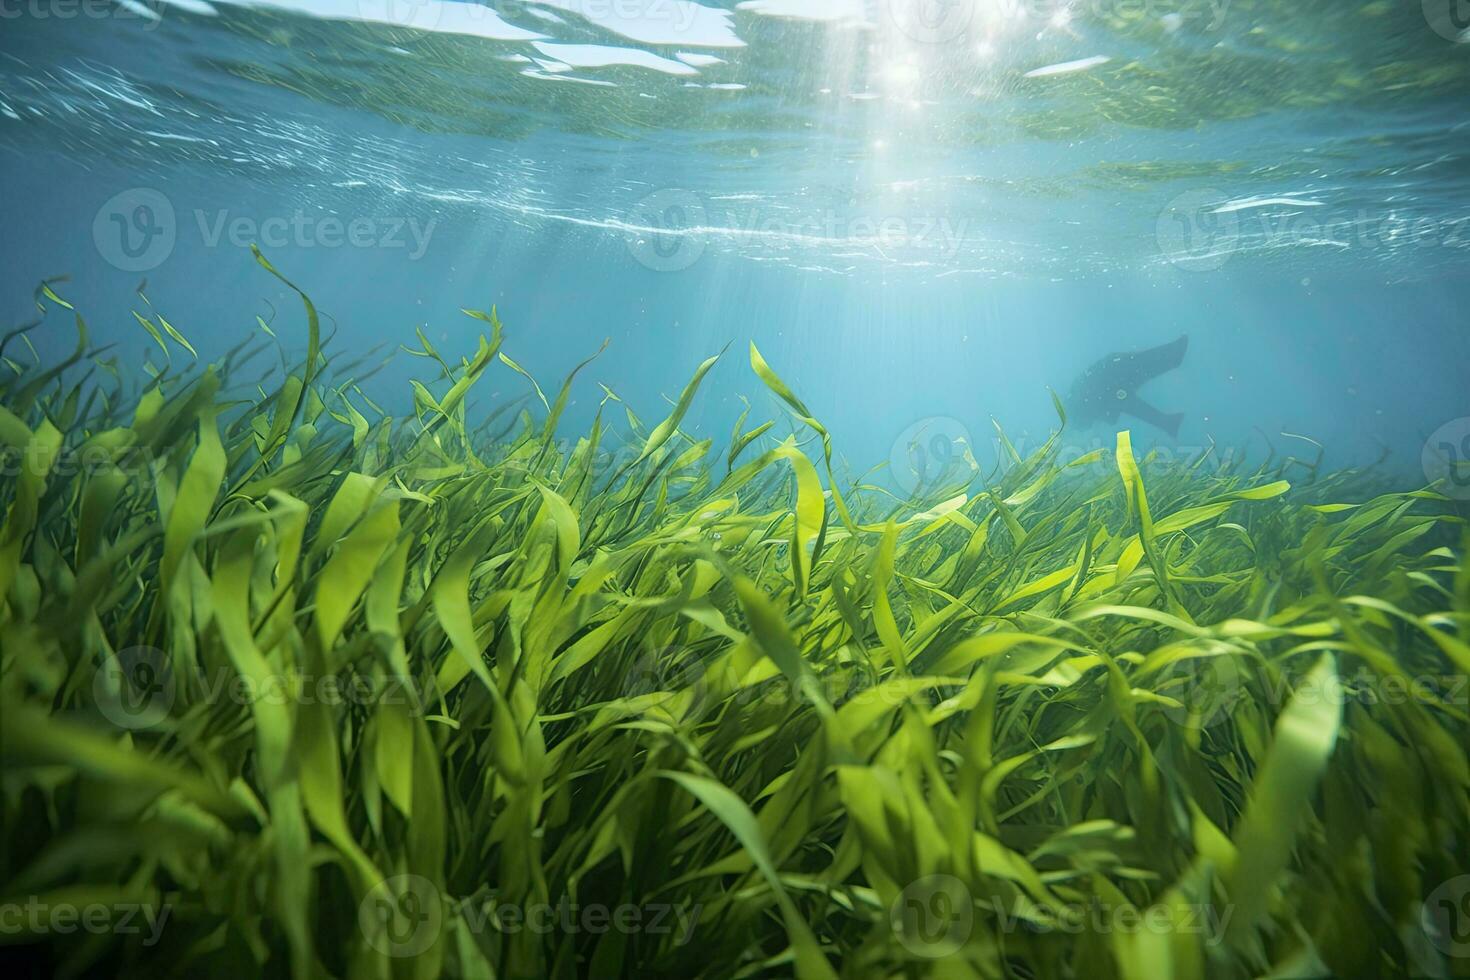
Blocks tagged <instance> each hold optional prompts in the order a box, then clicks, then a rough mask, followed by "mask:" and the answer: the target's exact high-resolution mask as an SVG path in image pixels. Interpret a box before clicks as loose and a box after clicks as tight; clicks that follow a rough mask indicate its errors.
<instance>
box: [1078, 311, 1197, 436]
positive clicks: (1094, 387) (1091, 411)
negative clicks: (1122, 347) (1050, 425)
mask: <svg viewBox="0 0 1470 980" xmlns="http://www.w3.org/2000/svg"><path fill="white" fill-rule="evenodd" d="M1188 349H1189V336H1188V335H1187V334H1186V335H1184V336H1181V337H1180V338H1179V339H1178V340H1174V341H1171V342H1169V343H1167V344H1163V345H1161V346H1159V347H1150V348H1149V349H1148V350H1141V351H1134V352H1132V353H1116V354H1109V355H1107V356H1106V357H1104V358H1102V359H1101V360H1099V361H1098V362H1097V363H1095V364H1093V365H1092V367H1090V368H1088V369H1087V370H1086V371H1084V372H1083V373H1082V376H1081V377H1080V378H1078V379H1077V380H1076V381H1075V382H1074V383H1073V385H1072V394H1071V397H1070V398H1069V399H1068V401H1067V409H1068V411H1070V412H1072V413H1073V417H1074V418H1075V419H1076V421H1077V423H1078V424H1079V425H1083V426H1086V425H1088V424H1091V423H1095V422H1108V423H1110V424H1111V423H1113V422H1116V421H1118V416H1119V415H1131V416H1133V417H1134V418H1136V419H1140V420H1141V421H1144V422H1147V423H1148V424H1149V425H1152V426H1154V427H1155V428H1158V429H1162V430H1163V431H1165V432H1167V433H1169V435H1170V436H1173V437H1177V436H1178V435H1179V423H1180V422H1182V421H1184V413H1183V412H1175V413H1172V414H1169V413H1165V412H1161V411H1159V410H1158V409H1157V408H1154V407H1153V406H1152V405H1150V404H1149V403H1148V402H1146V401H1144V400H1143V399H1142V398H1140V397H1139V395H1138V388H1139V386H1141V385H1142V384H1143V383H1144V382H1146V381H1149V380H1151V379H1153V378H1157V377H1158V376H1159V375H1161V374H1164V373H1165V372H1168V371H1172V370H1174V369H1175V368H1177V367H1178V366H1179V365H1180V364H1182V363H1184V352H1185V351H1186V350H1188Z"/></svg>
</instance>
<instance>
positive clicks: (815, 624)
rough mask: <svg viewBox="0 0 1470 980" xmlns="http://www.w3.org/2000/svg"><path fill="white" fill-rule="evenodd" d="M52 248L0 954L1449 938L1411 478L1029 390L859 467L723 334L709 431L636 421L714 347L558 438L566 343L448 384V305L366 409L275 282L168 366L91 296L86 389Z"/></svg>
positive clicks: (769, 968) (1438, 727)
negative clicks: (941, 437)
mask: <svg viewBox="0 0 1470 980" xmlns="http://www.w3.org/2000/svg"><path fill="white" fill-rule="evenodd" d="M260 261H261V263H262V265H264V266H265V268H266V269H267V270H268V271H270V272H272V273H275V274H276V275H278V276H279V273H277V272H276V270H275V269H274V268H273V267H271V266H270V265H269V264H268V263H267V262H266V260H265V259H264V258H261V259H260ZM292 288H293V289H294V288H295V287H292ZM64 292H65V289H64V288H63V287H61V286H59V285H57V286H55V287H54V288H53V286H51V285H47V286H43V287H42V289H41V290H40V291H38V294H37V303H38V306H40V307H41V309H42V311H43V312H44V314H45V317H46V318H45V326H46V329H51V328H53V327H55V328H57V329H61V328H62V327H65V326H66V324H67V322H68V321H70V320H71V319H73V318H74V319H75V321H76V325H77V330H78V343H77V346H76V349H75V353H74V354H72V356H70V357H69V358H66V359H65V360H63V361H61V362H59V363H54V364H47V363H35V362H34V359H33V358H31V357H29V355H28V354H27V353H26V350H27V347H26V339H25V335H24V333H18V334H12V335H11V336H10V337H9V338H7V342H6V345H5V349H4V350H3V351H0V353H3V354H4V357H5V361H4V380H3V381H0V404H3V410H0V446H3V447H4V450H5V459H6V461H7V466H6V469H5V475H4V477H3V482H0V503H3V507H4V524H3V530H0V597H3V606H0V644H3V651H0V662H3V675H0V699H3V700H0V707H3V716H0V718H3V730H0V731H3V759H4V776H3V787H4V797H3V813H4V832H3V838H0V881H3V893H0V912H3V913H4V918H3V921H0V941H3V942H4V943H5V944H6V945H5V947H4V950H3V952H4V955H5V957H6V959H7V960H8V961H9V962H11V963H12V964H15V965H20V966H25V967H27V968H30V969H33V970H34V971H36V972H37V973H38V974H39V973H43V972H44V973H54V974H55V975H61V976H86V975H93V974H97V973H103V972H105V973H108V974H112V975H119V976H147V977H153V978H159V977H165V976H228V977H249V976H292V977H296V978H312V977H322V976H334V977H344V978H345V977H352V978H389V977H394V978H409V977H422V978H431V977H438V976H449V977H464V978H491V977H495V978H502V977H503V978H533V977H581V976H587V977H617V976H629V977H778V976H796V977H799V978H801V980H823V978H831V977H839V976H840V977H922V976H934V977H976V978H981V977H983V978H1047V977H1086V978H1113V977H1117V978H1127V980H1160V978H1170V977H1173V978H1181V980H1188V978H1217V977H1218V978H1235V977H1259V976H1271V977H1309V976H1346V977H1399V976H1426V977H1464V976H1470V957H1467V955H1466V954H1467V952H1470V949H1467V942H1470V940H1467V937H1466V936H1465V935H1463V934H1462V929H1463V927H1462V925H1460V924H1461V923H1463V921H1465V919H1464V918H1462V917H1461V916H1462V911H1463V910H1462V909H1461V907H1460V904H1461V903H1464V902H1465V901H1466V895H1467V894H1470V878H1467V877H1466V876H1467V874H1470V766H1467V760H1466V752H1467V746H1470V717H1467V704H1466V678H1467V674H1470V566H1467V565H1466V561H1465V528H1464V517H1465V514H1464V510H1463V504H1460V503H1458V502H1457V501H1456V500H1454V499H1451V498H1450V497H1449V496H1446V495H1444V494H1442V493H1441V492H1439V491H1437V490H1436V489H1435V488H1434V487H1429V488H1423V489H1418V490H1411V491H1402V490H1398V489H1395V488H1394V487H1393V486H1392V485H1391V482H1390V481H1389V480H1388V478H1387V477H1385V476H1384V475H1382V474H1381V473H1379V472H1378V471H1376V470H1374V469H1358V470H1349V471H1338V472H1327V471H1325V470H1324V469H1323V468H1322V467H1321V466H1320V465H1318V464H1316V463H1314V462H1313V461H1311V460H1305V461H1303V460H1299V459H1290V458H1288V459H1282V458H1279V457H1273V458H1271V459H1268V460H1266V461H1264V462H1256V463H1246V462H1244V461H1241V460H1237V461H1234V462H1230V461H1228V460H1226V459H1223V458H1222V457H1221V456H1219V455H1216V454H1213V453H1205V454H1202V455H1200V456H1199V457H1198V458H1195V459H1192V460H1189V461H1187V462H1185V463H1182V464H1181V463H1178V462H1165V461H1161V460H1158V459H1155V458H1152V457H1151V456H1149V455H1141V458H1139V457H1136V456H1135V454H1134V452H1133V449H1132V445H1131V441H1130V437H1129V434H1128V433H1127V432H1121V433H1119V434H1118V435H1117V437H1116V448H1115V449H1111V450H1108V451H1099V452H1094V453H1090V454H1087V455H1084V456H1081V457H1076V458H1065V457H1064V456H1063V454H1062V453H1061V452H1060V449H1059V447H1060V445H1061V441H1060V433H1062V432H1065V431H1066V428H1065V426H1066V418H1065V414H1066V413H1065V405H1062V404H1061V403H1058V405H1057V409H1058V429H1057V433H1058V435H1056V436H1053V438H1052V440H1051V441H1050V442H1048V443H1047V444H1046V445H1045V446H1043V447H1042V448H1040V449H1039V450H1037V451H1035V452H1033V453H1030V454H1029V455H1025V456H1024V457H1023V455H1022V454H1021V453H1019V452H1017V451H1015V450H1014V449H1012V448H1011V444H1010V443H1009V442H1007V441H1005V440H1004V437H1003V436H1001V437H1000V439H1001V445H1002V447H1003V449H1004V452H1003V453H1002V459H1001V462H1000V464H999V465H997V466H996V467H994V468H993V469H991V470H990V471H988V472H982V468H981V467H980V466H979V465H978V464H974V463H973V457H972V456H969V455H967V456H966V462H965V465H963V466H962V467H960V471H959V476H958V477H957V478H956V479H954V480H951V481H949V482H948V485H927V486H924V487H921V488H920V490H919V491H918V493H917V494H915V495H914V497H913V499H904V498H903V497H901V496H898V495H895V494H894V493H893V492H892V491H891V488H887V487H886V485H885V484H884V483H883V481H881V480H880V479H879V478H878V477H877V476H876V475H870V476H868V477H852V476H850V475H848V474H847V473H846V471H845V469H844V467H843V466H842V464H841V458H840V455H838V454H837V452H836V449H835V448H834V447H833V446H832V444H831V440H830V439H829V435H828V433H827V431H826V430H825V429H824V428H823V426H822V424H821V423H820V422H819V421H818V420H817V419H815V418H813V417H812V413H811V412H810V411H809V410H808V409H807V407H806V406H805V405H804V403H803V402H802V400H801V399H800V397H799V395H798V394H797V393H796V392H793V391H792V390H790V388H788V386H787V385H786V384H785V383H784V382H783V381H782V380H781V377H780V374H779V365H775V364H770V363H767V361H766V360H765V359H764V358H763V357H762V355H761V354H760V352H759V351H758V350H757V349H756V348H755V347H754V346H753V345H752V346H751V347H750V349H749V360H750V367H751V369H752V371H751V374H750V375H749V378H750V381H751V389H750V393H751V394H752V395H754V394H756V393H760V394H761V395H762V399H763V400H756V404H766V405H769V407H770V409H771V412H770V418H769V419H768V420H767V419H761V420H760V421H759V423H758V424H757V423H756V422H755V421H751V422H748V423H747V421H746V418H745V417H742V420H741V424H740V425H739V426H737V428H736V431H735V432H734V433H733V434H732V436H731V438H730V439H729V441H728V443H727V444H726V445H723V446H721V447H720V450H719V451H718V452H716V450H715V449H714V447H713V445H712V443H711V442H710V441H708V440H697V439H695V438H693V437H691V436H689V435H688V434H686V432H685V431H684V430H683V429H681V422H682V420H683V419H684V417H685V415H686V413H687V410H688V408H689V406H690V405H691V403H692V402H693V400H694V399H695V398H697V397H698V396H699V391H698V389H699V387H700V383H701V380H702V379H703V378H704V375H705V374H706V372H707V371H708V370H709V369H710V367H711V365H712V364H713V363H714V361H715V359H714V358H711V359H710V360H708V361H705V362H704V363H703V364H701V365H699V366H698V368H697V370H696V371H695V372H694V375H693V379H692V380H691V381H690V382H689V384H688V386H687V387H686V388H685V389H684V391H683V392H682V394H680V395H679V397H678V398H677V400H671V403H672V405H673V407H672V410H671V411H669V413H668V415H667V417H665V418H662V419H661V420H659V421H657V422H655V423H653V424H649V423H647V422H645V421H642V420H640V419H639V418H638V416H637V415H636V414H635V413H634V411H633V406H631V405H630V404H625V403H623V402H622V401H620V400H619V398H618V396H617V395H616V394H615V393H614V390H613V389H611V388H609V389H604V398H603V408H602V410H601V411H600V412H599V415H598V418H597V421H596V422H595V423H594V424H593V426H592V427H591V429H590V430H589V431H586V432H584V433H581V434H580V435H577V436H568V435H567V434H566V433H564V432H562V431H561V428H562V427H561V426H560V425H559V422H560V419H561V416H562V415H563V409H564V407H565V406H566V404H567V402H568V398H569V396H570V394H569V393H570V392H571V391H572V390H573V387H574V385H575V386H582V385H587V382H585V381H577V380H576V379H575V378H574V377H568V378H567V379H566V381H565V383H564V384H563V385H561V387H560V388H559V389H558V390H557V391H556V392H555V393H554V394H551V395H550V397H547V394H548V393H549V389H548V392H543V391H542V389H541V388H540V387H538V386H536V384H535V382H533V381H531V380H530V379H529V377H526V378H515V377H513V376H512V375H510V374H508V373H507V374H505V380H506V381H507V382H509V381H514V382H516V384H523V385H524V387H525V389H526V390H527V391H528V392H529V395H530V398H529V401H527V402H525V403H522V402H507V406H508V408H507V407H506V406H493V405H492V406H490V407H488V408H486V409H483V410H482V409H480V408H472V407H471V406H477V405H479V404H480V403H479V402H478V401H476V400H475V399H474V398H473V397H472V392H473V390H474V386H475V385H476V383H477V382H480V381H481V380H482V379H483V378H484V377H485V376H486V375H488V374H491V373H495V372H500V373H505V372H511V371H520V370H521V369H520V368H519V366H518V365H517V364H516V362H515V361H514V360H513V359H512V356H511V353H512V351H513V348H514V337H515V325H514V324H512V325H511V327H510V329H508V330H505V331H503V330H502V327H501V324H500V321H499V319H498V317H497V315H496V314H495V312H494V311H493V310H492V311H491V312H488V313H484V312H477V311H466V312H467V314H468V315H469V316H470V317H472V318H475V319H476V320H477V321H478V322H477V323H476V324H475V325H476V326H477V327H478V328H479V329H480V331H481V332H482V334H483V336H481V338H480V339H479V342H478V344H477V345H476V347H475V349H474V350H473V351H472V352H469V355H468V356H467V357H462V356H460V355H459V354H458V353H454V352H450V351H447V350H446V351H442V352H441V351H439V350H437V349H436V348H435V347H433V346H431V345H430V343H429V341H428V339H427V337H426V336H425V335H423V334H422V333H420V335H419V338H418V340H417V348H416V349H414V350H410V351H409V353H411V354H417V355H419V356H420V357H421V358H422V361H421V362H415V363H422V364H423V365H425V366H426V367H425V372H426V373H425V377H424V380H423V381H422V383H417V384H415V385H414V388H413V406H414V410H413V412H412V414H411V415H407V416H406V417H398V418H395V417H390V416H388V415H385V414H383V413H382V412H380V411H378V410H377V409H376V408H375V406H374V404H373V403H372V402H371V401H370V400H369V399H368V398H367V396H366V394H365V393H364V392H363V391H362V389H361V388H360V387H359V385H358V384H357V382H358V381H360V380H361V375H359V374H354V372H355V371H357V370H358V368H357V366H355V365H352V364H346V363H344V362H343V361H342V359H341V358H339V357H337V356H335V355H333V356H329V354H330V348H331V345H330V344H326V343H324V342H323V340H322V329H321V327H320V324H319V319H318V314H317V311H316V309H315V308H314V307H313V305H312V303H311V302H310V300H309V299H308V298H307V297H306V295H305V294H304V293H303V294H302V296H301V299H302V309H301V311H300V313H298V314H297V315H296V317H295V318H294V319H293V318H292V317H287V316H283V317H281V318H280V319H278V320H277V321H276V322H275V323H274V325H273V327H267V329H266V330H265V331H261V332H258V333H256V334H255V335H254V337H252V338H251V339H249V340H247V341H245V342H244V343H242V345H241V346H240V347H238V348H236V349H235V350H233V351H231V352H230V353H229V354H228V355H226V356H224V357H223V358H221V359H219V360H218V361H216V362H215V363H212V364H209V365H204V364H201V363H199V362H198V360H197V359H196V358H195V357H194V356H193V348H192V347H190V346H189V342H188V340H187V339H185V337H184V335H183V334H182V333H181V332H180V331H178V330H176V329H175V328H174V327H173V326H172V325H171V324H170V323H169V322H168V321H167V320H166V319H165V318H164V317H163V316H161V315H159V314H158V313H157V312H156V311H155V310H154V309H153V308H152V307H151V306H149V305H147V304H146V303H145V302H144V301H143V300H141V299H140V301H139V307H138V312H137V316H138V320H139V323H140V324H141V326H142V327H144V328H146V329H147V330H148V331H149V332H151V333H153V334H154V336H155V338H156V339H157V342H158V345H159V346H160V347H161V348H162V349H163V350H164V351H165V352H166V353H167V360H166V361H165V365H164V366H161V367H159V368H157V370H156V373H155V374H154V376H152V377H151V378H145V379H142V381H141V383H140V381H139V377H138V376H133V375H129V374H127V373H126V372H123V371H119V370H117V365H116V364H115V363H114V362H112V361H110V360H109V358H108V356H107V355H106V353H105V352H98V351H94V350H93V348H92V346H91V344H90V342H89V340H88V336H87V331H86V328H85V325H84V322H83V319H82V316H81V315H80V314H78V313H77V312H76V311H73V310H72V309H71V304H69V303H68V302H67V301H66V299H65V298H64V297H63V295H60V294H61V293H64ZM58 325H59V326H58ZM277 334H279V338H278V337H277ZM302 338H305V340H306V346H305V351H304V354H303V353H299V352H298V353H297V354H295V355H294V356H288V355H287V353H286V352H287V351H290V350H298V349H299V347H300V344H301V340H302ZM263 352H264V354H265V359H266V360H271V359H274V358H275V357H276V355H277V352H279V353H280V357H281V367H280V368H278V369H274V370H272V371H270V372H267V377H268V378H270V379H273V380H268V381H266V382H265V383H263V384H257V381H256V378H257V377H258V375H259V371H258V370H251V367H250V366H251V363H252V359H253V358H255V357H256V355H258V354H262V353H263ZM405 356H406V355H405ZM723 356H727V357H729V356H734V355H732V354H730V353H727V354H725V355H723ZM254 366H255V368H259V367H260V366H261V362H259V361H256V362H254ZM575 373H576V372H573V374H574V375H575ZM587 386H588V387H590V385H587ZM766 395H769V396H771V397H770V398H768V399H767V398H765V396H766ZM405 402H406V399H405ZM525 405H528V406H529V408H527V407H524V406H525ZM757 414H760V413H759V412H757ZM972 464H973V465H972ZM67 910H70V912H69V914H67V915H66V916H64V917H63V916H62V915H60V914H59V913H61V912H64V911H67ZM99 910H100V911H99ZM94 915H95V923H94V924H95V928H93V927H86V926H84V925H79V923H83V924H85V923H88V922H89V917H92V916H94ZM65 923H70V926H71V927H70V928H66V927H65V926H64V924H65ZM1457 930H1459V931H1457Z"/></svg>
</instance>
